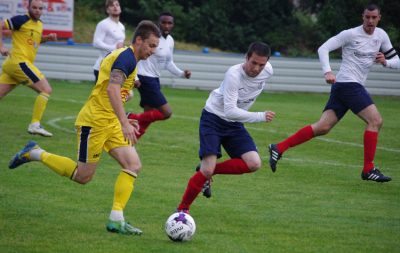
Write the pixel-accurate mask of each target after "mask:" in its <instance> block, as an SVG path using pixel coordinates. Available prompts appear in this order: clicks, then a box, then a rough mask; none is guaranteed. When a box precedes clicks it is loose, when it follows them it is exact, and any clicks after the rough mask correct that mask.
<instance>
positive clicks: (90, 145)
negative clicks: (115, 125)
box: [9, 127, 102, 184]
mask: <svg viewBox="0 0 400 253" xmlns="http://www.w3.org/2000/svg"><path fill="white" fill-rule="evenodd" d="M90 131H91V128H90V127H77V139H78V162H75V161H73V160H72V159H70V158H68V157H64V156H60V155H56V154H53V153H50V152H47V151H45V150H44V149H42V148H41V147H40V146H39V145H38V144H37V143H36V142H34V141H29V142H28V144H27V145H26V146H25V147H24V148H23V149H21V150H20V151H19V152H18V153H17V154H16V155H15V156H14V157H13V159H12V160H11V161H10V163H9V168H10V169H14V168H17V167H18V166H20V165H22V164H24V163H27V162H31V161H40V162H42V163H43V164H44V165H46V166H47V167H48V168H49V169H51V170H52V171H54V172H56V173H57V174H59V175H61V176H65V177H68V178H70V179H72V180H74V181H75V182H77V183H80V184H86V183H87V182H89V181H90V180H91V179H92V177H93V175H94V172H95V169H96V165H97V162H98V160H99V159H100V155H97V154H101V151H102V145H101V142H99V141H97V140H96V137H97V136H96V134H95V133H94V134H93V135H91V138H89V134H90ZM98 132H99V133H100V134H101V133H102V131H98Z"/></svg>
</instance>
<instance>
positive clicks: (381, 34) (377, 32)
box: [374, 27, 388, 37]
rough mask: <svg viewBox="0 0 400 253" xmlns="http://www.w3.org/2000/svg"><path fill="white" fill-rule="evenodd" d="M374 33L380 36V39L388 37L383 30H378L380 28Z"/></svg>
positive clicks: (378, 28)
mask: <svg viewBox="0 0 400 253" xmlns="http://www.w3.org/2000/svg"><path fill="white" fill-rule="evenodd" d="M374 33H376V34H377V35H378V36H380V37H387V36H388V34H387V33H386V31H385V30H383V29H382V28H380V27H376V28H375V31H374Z"/></svg>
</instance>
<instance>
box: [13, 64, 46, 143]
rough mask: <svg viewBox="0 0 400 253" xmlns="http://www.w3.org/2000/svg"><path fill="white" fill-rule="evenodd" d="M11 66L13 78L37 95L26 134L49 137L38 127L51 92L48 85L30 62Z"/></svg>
mask: <svg viewBox="0 0 400 253" xmlns="http://www.w3.org/2000/svg"><path fill="white" fill-rule="evenodd" d="M12 66H13V68H14V71H13V74H12V75H13V78H15V79H16V80H18V81H19V82H20V83H28V87H30V88H32V89H33V90H34V91H36V92H37V93H38V96H37V97H36V100H35V103H34V105H33V113H32V120H31V124H30V125H29V127H28V132H29V133H30V134H38V135H42V136H46V137H51V136H52V134H51V133H50V132H48V131H46V130H45V129H43V128H42V127H41V125H40V120H41V119H42V116H43V113H44V111H45V109H46V106H47V102H48V100H49V96H50V94H51V92H52V89H51V86H50V84H49V83H48V81H47V80H46V78H45V77H44V75H43V74H42V73H41V72H40V70H39V69H38V68H37V67H36V66H35V65H33V64H32V63H30V62H18V63H16V64H13V65H12Z"/></svg>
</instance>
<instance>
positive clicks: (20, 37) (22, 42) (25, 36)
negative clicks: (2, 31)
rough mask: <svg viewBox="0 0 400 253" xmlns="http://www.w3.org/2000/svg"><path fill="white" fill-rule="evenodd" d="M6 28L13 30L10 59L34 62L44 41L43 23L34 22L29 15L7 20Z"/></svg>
mask: <svg viewBox="0 0 400 253" xmlns="http://www.w3.org/2000/svg"><path fill="white" fill-rule="evenodd" d="M4 23H5V27H6V28H7V29H9V30H12V31H13V32H12V35H11V38H12V49H11V52H10V56H9V57H10V58H12V59H14V60H22V61H30V62H33V61H34V60H35V58H36V53H37V50H38V48H39V45H40V42H41V40H42V33H43V23H42V21H41V20H33V19H32V18H31V17H30V16H29V14H25V15H17V16H14V17H12V18H9V19H6V20H5V22H4Z"/></svg>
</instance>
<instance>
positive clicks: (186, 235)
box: [165, 212, 196, 242]
mask: <svg viewBox="0 0 400 253" xmlns="http://www.w3.org/2000/svg"><path fill="white" fill-rule="evenodd" d="M165 232H166V233H167V235H168V237H169V239H171V240H172V241H174V242H182V241H189V240H190V239H192V237H193V235H194V233H195V232H196V223H194V220H193V218H192V216H190V215H189V214H187V213H184V212H176V213H173V214H172V215H171V216H169V217H168V219H167V222H165Z"/></svg>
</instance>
